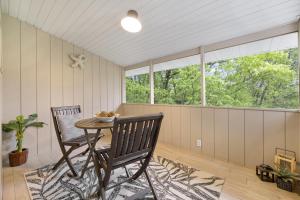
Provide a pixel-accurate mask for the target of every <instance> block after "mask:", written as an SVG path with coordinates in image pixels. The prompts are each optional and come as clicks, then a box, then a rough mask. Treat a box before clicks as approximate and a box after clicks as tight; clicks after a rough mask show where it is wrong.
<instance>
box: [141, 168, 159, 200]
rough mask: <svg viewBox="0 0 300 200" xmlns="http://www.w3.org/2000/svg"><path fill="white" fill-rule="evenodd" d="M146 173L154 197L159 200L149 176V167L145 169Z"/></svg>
mask: <svg viewBox="0 0 300 200" xmlns="http://www.w3.org/2000/svg"><path fill="white" fill-rule="evenodd" d="M144 173H145V175H146V179H147V181H148V183H149V186H150V188H151V191H152V194H153V196H154V199H155V200H157V195H156V193H155V190H154V188H153V185H152V183H151V180H150V178H149V175H148V172H147V169H146V170H145V171H144Z"/></svg>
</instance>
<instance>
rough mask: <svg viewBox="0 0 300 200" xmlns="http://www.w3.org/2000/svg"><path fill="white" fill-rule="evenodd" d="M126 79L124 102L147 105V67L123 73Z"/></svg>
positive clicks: (148, 89) (148, 91) (148, 98)
mask: <svg viewBox="0 0 300 200" xmlns="http://www.w3.org/2000/svg"><path fill="white" fill-rule="evenodd" d="M125 77H126V102H127V103H149V102H150V85H149V66H147V67H142V68H138V69H133V70H128V71H126V72H125Z"/></svg>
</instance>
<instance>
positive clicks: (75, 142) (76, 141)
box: [63, 133, 103, 147]
mask: <svg viewBox="0 0 300 200" xmlns="http://www.w3.org/2000/svg"><path fill="white" fill-rule="evenodd" d="M95 136H96V133H90V134H89V140H90V141H93V140H94V138H95ZM102 136H103V135H100V137H102ZM63 144H64V145H66V146H79V147H81V146H84V145H86V144H87V140H86V137H85V135H82V136H80V137H77V138H73V139H70V140H68V141H64V142H63Z"/></svg>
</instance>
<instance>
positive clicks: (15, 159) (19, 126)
mask: <svg viewBox="0 0 300 200" xmlns="http://www.w3.org/2000/svg"><path fill="white" fill-rule="evenodd" d="M37 117H38V115H37V114H31V115H29V116H28V118H25V117H24V116H23V115H18V116H17V117H16V119H15V120H11V121H9V122H8V123H7V124H2V130H3V131H4V132H12V131H16V141H17V145H16V147H17V149H16V150H14V151H11V152H10V153H9V165H10V166H11V167H15V166H19V165H22V164H24V163H26V161H27V157H28V149H26V148H23V139H24V133H25V131H26V129H27V128H29V127H36V128H40V127H43V126H44V124H45V123H44V122H37V121H35V120H36V119H37Z"/></svg>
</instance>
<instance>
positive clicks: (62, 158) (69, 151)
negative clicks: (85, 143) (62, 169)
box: [52, 147, 74, 170]
mask: <svg viewBox="0 0 300 200" xmlns="http://www.w3.org/2000/svg"><path fill="white" fill-rule="evenodd" d="M73 150H74V149H73V148H72V147H71V148H70V149H69V150H68V151H67V152H66V153H65V154H64V153H63V156H62V157H61V158H60V160H59V161H58V162H57V163H56V164H55V165H54V167H53V168H52V170H56V169H57V168H58V167H59V166H60V165H61V164H62V163H63V162H64V161H65V159H66V157H67V156H69V155H70V154H71V153H72V151H73Z"/></svg>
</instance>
